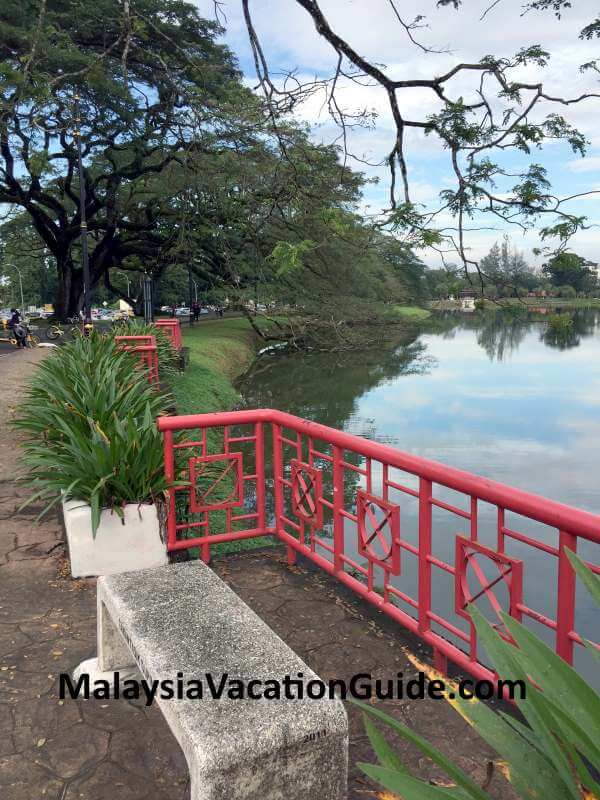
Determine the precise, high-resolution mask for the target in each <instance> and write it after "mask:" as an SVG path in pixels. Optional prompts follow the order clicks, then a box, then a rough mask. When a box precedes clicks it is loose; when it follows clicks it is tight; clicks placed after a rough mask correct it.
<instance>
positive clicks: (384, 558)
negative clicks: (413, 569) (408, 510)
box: [356, 489, 400, 575]
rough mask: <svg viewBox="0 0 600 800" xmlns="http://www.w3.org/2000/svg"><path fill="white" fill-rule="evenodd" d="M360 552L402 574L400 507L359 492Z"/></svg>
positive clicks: (357, 499)
mask: <svg viewBox="0 0 600 800" xmlns="http://www.w3.org/2000/svg"><path fill="white" fill-rule="evenodd" d="M356 514H357V517H358V552H359V553H360V554H361V555H362V556H364V557H365V558H367V559H368V560H369V561H371V562H372V563H373V564H378V565H379V566H380V567H382V568H383V569H385V570H387V571H388V572H390V573H391V574H392V575H399V574H400V507H399V506H397V505H394V504H393V503H388V502H387V500H384V499H383V498H382V497H376V496H375V495H372V494H369V493H368V492H364V491H363V490H362V489H359V490H358V492H357V493H356Z"/></svg>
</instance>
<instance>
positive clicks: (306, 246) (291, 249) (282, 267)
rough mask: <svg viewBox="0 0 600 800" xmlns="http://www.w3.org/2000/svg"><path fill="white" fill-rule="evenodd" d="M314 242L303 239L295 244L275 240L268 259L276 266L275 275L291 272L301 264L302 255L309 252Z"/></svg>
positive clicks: (281, 275)
mask: <svg viewBox="0 0 600 800" xmlns="http://www.w3.org/2000/svg"><path fill="white" fill-rule="evenodd" d="M314 246H315V243H314V242H313V241H311V240H310V239H303V240H302V241H301V242H298V243H297V244H293V243H291V242H277V244H276V245H275V247H274V248H273V251H272V252H271V255H270V256H269V258H270V260H271V261H272V262H273V264H275V266H276V273H275V274H276V275H277V277H278V278H281V277H283V276H284V275H285V276H287V275H290V273H292V272H296V270H297V269H298V268H299V267H301V266H302V256H303V255H304V254H305V253H308V252H310V251H311V250H312V249H313V247H314Z"/></svg>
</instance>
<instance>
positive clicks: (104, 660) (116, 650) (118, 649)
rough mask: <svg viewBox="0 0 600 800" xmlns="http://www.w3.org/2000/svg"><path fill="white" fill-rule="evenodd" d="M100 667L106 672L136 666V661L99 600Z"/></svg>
mask: <svg viewBox="0 0 600 800" xmlns="http://www.w3.org/2000/svg"><path fill="white" fill-rule="evenodd" d="M97 631H98V634H97V635H98V667H99V668H100V669H101V670H103V671H105V672H110V671H112V670H116V669H120V668H122V667H130V666H133V665H135V659H134V657H133V656H132V654H131V651H130V649H129V648H128V647H127V645H126V644H125V640H124V639H123V637H122V636H121V633H120V632H119V630H118V628H117V626H116V625H115V623H114V622H113V621H112V618H111V616H110V614H109V613H108V611H107V610H106V606H105V605H104V603H103V602H102V600H101V599H100V598H98V628H97Z"/></svg>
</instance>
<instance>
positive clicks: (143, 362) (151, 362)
mask: <svg viewBox="0 0 600 800" xmlns="http://www.w3.org/2000/svg"><path fill="white" fill-rule="evenodd" d="M115 345H116V347H117V348H118V349H121V350H127V351H129V352H130V353H134V354H135V355H137V356H138V358H139V362H140V367H141V368H142V369H144V370H146V371H147V373H148V382H149V383H151V384H152V385H154V384H156V385H158V383H159V376H158V350H157V347H156V338H155V337H154V336H150V335H139V336H115Z"/></svg>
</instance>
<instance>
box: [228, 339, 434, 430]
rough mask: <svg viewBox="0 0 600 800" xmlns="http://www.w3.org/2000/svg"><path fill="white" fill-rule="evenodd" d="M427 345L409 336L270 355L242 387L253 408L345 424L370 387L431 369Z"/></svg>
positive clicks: (343, 425)
mask: <svg viewBox="0 0 600 800" xmlns="http://www.w3.org/2000/svg"><path fill="white" fill-rule="evenodd" d="M425 351H426V346H425V345H423V344H421V343H419V342H415V341H412V342H410V341H406V340H404V341H401V342H396V344H395V345H391V346H390V345H386V346H385V347H384V348H382V349H380V350H363V351H355V352H343V353H308V354H305V355H299V354H290V355H284V356H277V355H275V356H264V357H263V358H261V359H258V360H257V362H256V363H255V365H254V367H253V368H252V369H251V371H250V372H249V373H248V374H247V375H246V376H245V377H244V380H243V381H242V383H241V385H240V387H239V388H240V390H241V392H242V395H243V397H244V401H245V404H246V405H248V406H249V407H250V408H256V407H262V408H279V409H281V410H282V411H287V412H288V413H290V414H295V415H296V416H299V417H304V418H306V419H311V420H315V421H317V422H321V423H322V424H323V425H329V426H330V427H332V428H343V427H345V423H346V422H347V420H349V419H350V418H351V417H352V416H353V415H355V414H356V408H357V401H358V399H359V398H360V397H361V396H362V395H364V394H365V393H366V392H368V391H369V390H370V389H373V388H374V387H375V386H379V385H381V384H382V383H385V382H386V381H392V380H395V379H396V378H398V377H399V376H401V375H414V374H423V373H425V372H427V371H428V369H429V368H430V367H431V360H430V359H428V358H427V356H426V353H425Z"/></svg>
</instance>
